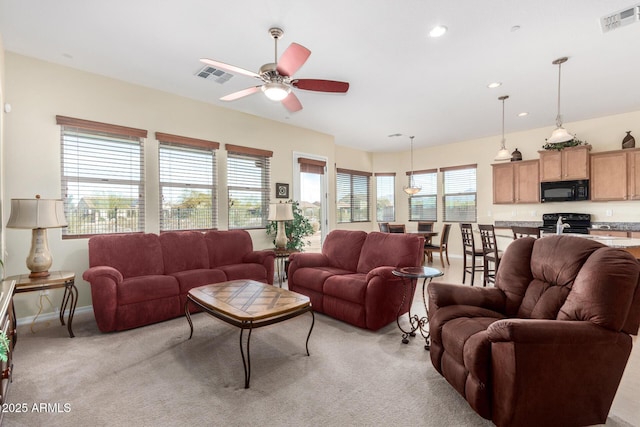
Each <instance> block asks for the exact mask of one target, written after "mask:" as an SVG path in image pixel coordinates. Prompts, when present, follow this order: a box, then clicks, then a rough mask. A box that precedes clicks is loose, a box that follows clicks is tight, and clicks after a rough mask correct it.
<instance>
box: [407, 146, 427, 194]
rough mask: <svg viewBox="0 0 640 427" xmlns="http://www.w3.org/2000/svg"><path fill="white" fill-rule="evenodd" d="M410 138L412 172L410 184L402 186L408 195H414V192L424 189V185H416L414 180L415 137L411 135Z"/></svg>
mask: <svg viewBox="0 0 640 427" xmlns="http://www.w3.org/2000/svg"><path fill="white" fill-rule="evenodd" d="M409 138H411V172H410V175H409V185H405V186H404V187H402V190H403V191H404V192H405V193H407V194H408V195H410V196H413V195H414V194H416V193H418V192H419V191H420V190H422V187H420V186H419V185H416V183H415V181H414V180H413V138H414V137H413V136H410V137H409Z"/></svg>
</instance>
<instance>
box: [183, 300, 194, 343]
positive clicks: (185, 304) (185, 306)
mask: <svg viewBox="0 0 640 427" xmlns="http://www.w3.org/2000/svg"><path fill="white" fill-rule="evenodd" d="M184 315H185V317H186V318H187V322H189V329H191V332H190V333H189V339H191V337H193V322H192V321H191V313H189V299H187V301H186V302H185V303H184Z"/></svg>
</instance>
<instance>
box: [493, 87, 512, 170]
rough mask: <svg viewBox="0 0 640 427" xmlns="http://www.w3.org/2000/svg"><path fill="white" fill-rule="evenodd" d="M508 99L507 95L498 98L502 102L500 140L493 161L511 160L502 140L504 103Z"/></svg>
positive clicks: (503, 139)
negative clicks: (498, 148)
mask: <svg viewBox="0 0 640 427" xmlns="http://www.w3.org/2000/svg"><path fill="white" fill-rule="evenodd" d="M508 98H509V95H503V96H500V97H498V99H499V100H500V101H502V140H501V142H500V151H498V154H497V155H496V158H495V159H494V160H495V161H498V162H500V161H504V160H511V153H509V150H507V147H506V139H505V138H504V101H505V100H506V99H508Z"/></svg>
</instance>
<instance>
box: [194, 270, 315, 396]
mask: <svg viewBox="0 0 640 427" xmlns="http://www.w3.org/2000/svg"><path fill="white" fill-rule="evenodd" d="M189 303H192V304H194V305H196V306H198V307H200V308H201V309H202V310H204V311H205V312H206V313H209V314H210V315H212V316H214V317H217V318H218V319H220V320H222V321H224V322H226V323H228V324H230V325H233V326H236V327H238V328H240V354H241V355H242V364H243V365H244V388H249V381H250V379H251V358H250V355H249V348H250V347H249V343H250V341H251V331H252V330H253V329H256V328H259V327H262V326H267V325H272V324H274V323H279V322H282V321H285V320H288V319H291V318H293V317H296V316H299V315H301V314H303V313H306V312H310V313H311V318H312V321H311V327H310V328H309V334H308V335H307V341H306V344H305V345H306V350H307V356H308V355H309V337H311V331H312V330H313V325H314V323H315V316H314V315H313V310H312V309H311V302H310V301H309V297H307V296H304V295H300V294H298V293H295V292H291V291H289V290H287V289H282V288H277V287H275V286H272V285H268V284H266V283H261V282H256V281H254V280H232V281H230V282H222V283H214V284H211V285H205V286H200V287H197V288H193V289H191V290H190V291H189V292H188V294H187V302H186V303H185V306H184V312H185V315H186V317H187V320H188V321H189V327H190V328H191V333H190V334H189V339H191V337H192V336H193V322H192V321H191V314H190V313H189ZM245 329H248V330H249V333H248V335H247V342H246V347H247V356H246V358H245V352H244V345H243V338H242V337H243V333H244V331H245Z"/></svg>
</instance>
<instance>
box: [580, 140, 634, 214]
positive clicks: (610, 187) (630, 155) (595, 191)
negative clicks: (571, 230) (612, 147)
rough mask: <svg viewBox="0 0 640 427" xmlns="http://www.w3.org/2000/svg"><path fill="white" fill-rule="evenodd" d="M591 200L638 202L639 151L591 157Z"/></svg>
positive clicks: (607, 152)
mask: <svg viewBox="0 0 640 427" xmlns="http://www.w3.org/2000/svg"><path fill="white" fill-rule="evenodd" d="M590 186H591V200H593V201H607V200H640V149H627V150H616V151H606V152H603V153H595V154H592V155H591V181H590Z"/></svg>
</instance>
